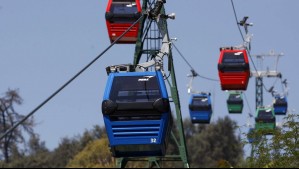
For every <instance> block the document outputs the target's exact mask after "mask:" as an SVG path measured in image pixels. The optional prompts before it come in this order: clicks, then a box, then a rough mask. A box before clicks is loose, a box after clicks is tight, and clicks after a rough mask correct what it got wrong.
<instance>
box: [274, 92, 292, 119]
mask: <svg viewBox="0 0 299 169" xmlns="http://www.w3.org/2000/svg"><path fill="white" fill-rule="evenodd" d="M273 107H274V112H275V115H286V114H287V111H288V101H287V98H286V97H285V96H279V95H278V96H275V98H274V103H273Z"/></svg>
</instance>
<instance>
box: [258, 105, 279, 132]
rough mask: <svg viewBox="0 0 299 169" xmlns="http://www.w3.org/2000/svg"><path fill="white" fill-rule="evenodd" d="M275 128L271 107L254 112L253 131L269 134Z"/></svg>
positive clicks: (260, 108)
mask: <svg viewBox="0 0 299 169" xmlns="http://www.w3.org/2000/svg"><path fill="white" fill-rule="evenodd" d="M275 128H276V118H275V113H274V109H273V107H269V108H265V107H259V108H257V110H256V118H255V129H256V130H260V131H262V132H265V134H271V133H272V131H273V130H274V129H275Z"/></svg>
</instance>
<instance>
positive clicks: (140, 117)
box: [102, 71, 172, 157]
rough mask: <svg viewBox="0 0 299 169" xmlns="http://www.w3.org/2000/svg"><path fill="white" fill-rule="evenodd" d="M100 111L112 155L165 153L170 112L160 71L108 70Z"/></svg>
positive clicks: (158, 154)
mask: <svg viewBox="0 0 299 169" xmlns="http://www.w3.org/2000/svg"><path fill="white" fill-rule="evenodd" d="M102 113H103V116H104V122H105V127H106V131H107V135H108V139H109V142H110V147H111V151H112V154H113V156H114V157H136V156H138V157H141V156H142V157H145V156H163V155H165V151H166V146H167V142H168V141H167V140H168V137H169V134H170V131H171V127H172V115H171V110H170V104H169V98H168V94H167V89H166V86H165V82H164V78H163V75H162V73H161V72H160V71H156V72H126V73H110V74H109V78H108V82H107V86H106V90H105V94H104V100H103V102H102Z"/></svg>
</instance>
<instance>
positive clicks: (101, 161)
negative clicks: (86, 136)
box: [67, 138, 115, 168]
mask: <svg viewBox="0 0 299 169" xmlns="http://www.w3.org/2000/svg"><path fill="white" fill-rule="evenodd" d="M108 144H109V143H108V139H107V138H102V139H99V140H95V141H93V142H90V143H89V144H88V145H87V146H86V147H85V148H84V149H83V150H82V151H81V152H80V153H78V154H77V155H76V156H75V157H74V159H73V160H71V161H70V163H69V164H68V165H67V167H69V168H111V167H114V166H115V162H114V159H113V158H112V156H111V153H110V150H109V147H108Z"/></svg>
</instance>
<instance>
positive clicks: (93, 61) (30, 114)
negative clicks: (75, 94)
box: [0, 14, 145, 141]
mask: <svg viewBox="0 0 299 169" xmlns="http://www.w3.org/2000/svg"><path fill="white" fill-rule="evenodd" d="M144 16H145V14H142V15H141V17H140V18H139V19H137V20H136V22H134V23H133V24H132V25H131V26H130V27H129V28H128V29H127V30H126V31H125V32H124V33H123V34H121V35H120V36H119V37H118V38H117V39H116V40H115V41H114V42H113V43H111V44H110V45H109V46H108V47H107V48H106V49H105V50H104V51H103V52H102V53H101V54H99V55H98V56H97V57H96V58H95V59H93V60H92V61H91V62H90V63H89V64H87V65H86V66H85V67H84V68H83V69H82V70H80V71H79V72H78V73H77V74H76V75H75V76H73V77H72V78H71V79H70V80H68V81H67V82H66V83H65V84H64V85H62V86H61V87H60V88H59V89H58V90H56V91H55V92H54V93H53V94H52V95H51V96H49V97H48V98H47V99H46V100H45V101H43V102H42V103H41V104H40V105H38V106H37V107H36V108H35V109H34V110H32V111H31V112H30V113H29V114H28V115H27V116H25V117H24V118H23V119H22V120H20V121H19V122H18V123H17V124H15V125H14V126H12V127H11V128H10V129H8V130H7V131H6V132H5V133H4V134H3V135H2V136H1V137H0V141H1V140H2V139H3V138H5V137H6V136H7V135H8V134H9V133H11V132H12V131H13V130H15V129H16V128H17V127H18V126H19V125H21V124H22V123H24V122H25V121H26V120H27V119H28V118H29V117H31V116H32V115H33V114H34V113H36V112H37V111H38V110H39V109H40V108H42V107H43V106H44V105H45V104H46V103H48V102H49V101H50V100H51V99H53V98H54V97H55V96H56V95H57V94H58V93H60V92H61V91H62V90H63V89H64V88H65V87H67V86H68V85H69V84H70V83H71V82H73V81H74V80H75V79H76V78H77V77H78V76H80V75H81V74H82V73H83V72H84V71H85V70H87V69H88V68H89V67H90V66H91V65H92V64H94V63H95V62H96V61H97V60H98V59H99V58H100V57H102V56H103V55H104V54H105V53H106V52H107V51H108V50H109V49H110V48H111V47H112V46H113V45H115V44H116V43H117V42H118V41H119V40H120V39H121V38H122V37H123V36H124V35H126V34H127V33H128V32H129V31H130V30H131V29H132V28H133V26H134V25H136V24H137V23H138V22H139V21H140V20H141V19H142V18H143V17H144Z"/></svg>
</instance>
